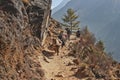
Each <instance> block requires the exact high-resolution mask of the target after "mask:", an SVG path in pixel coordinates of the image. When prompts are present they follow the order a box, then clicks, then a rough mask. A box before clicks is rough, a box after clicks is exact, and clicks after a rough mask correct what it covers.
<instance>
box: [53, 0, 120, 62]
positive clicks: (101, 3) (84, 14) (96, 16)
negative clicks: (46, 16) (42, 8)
mask: <svg viewBox="0 0 120 80" xmlns="http://www.w3.org/2000/svg"><path fill="white" fill-rule="evenodd" d="M68 8H73V9H74V10H75V11H77V14H78V15H80V21H81V25H80V26H81V27H83V26H85V25H88V27H89V29H90V31H92V32H93V33H94V34H95V35H96V37H97V38H98V39H102V40H103V41H104V42H105V44H106V48H107V51H108V52H113V53H114V54H113V57H114V58H115V59H116V60H119V61H120V58H119V56H120V54H119V49H120V41H119V38H120V35H119V33H120V32H119V28H120V27H119V26H120V23H119V21H120V11H119V8H120V0H71V1H70V2H69V3H68V4H66V5H65V6H64V7H63V8H61V9H60V10H59V11H57V12H55V13H54V14H53V15H52V17H54V18H55V19H57V20H59V21H61V17H62V16H63V14H65V12H66V10H67V9H68Z"/></svg>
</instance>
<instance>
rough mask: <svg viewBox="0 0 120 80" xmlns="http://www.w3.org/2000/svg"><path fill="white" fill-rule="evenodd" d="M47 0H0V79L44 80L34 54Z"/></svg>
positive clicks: (42, 29)
mask: <svg viewBox="0 0 120 80" xmlns="http://www.w3.org/2000/svg"><path fill="white" fill-rule="evenodd" d="M50 6H51V0H47V1H43V0H31V1H29V0H0V80H45V74H44V70H43V69H42V68H41V64H40V63H41V62H40V61H39V58H38V56H40V55H41V54H40V53H41V41H42V40H43V34H44V32H45V30H46V27H47V25H48V23H49V22H48V20H49V13H50Z"/></svg>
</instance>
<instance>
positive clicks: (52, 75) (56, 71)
mask: <svg viewBox="0 0 120 80" xmlns="http://www.w3.org/2000/svg"><path fill="white" fill-rule="evenodd" d="M63 52H64V53H67V51H66V50H65V49H63V50H61V52H60V53H59V54H60V55H58V56H57V55H55V56H52V59H48V58H47V57H44V59H45V60H44V59H43V58H40V61H41V65H42V68H43V69H44V70H45V73H46V77H47V80H79V79H77V78H75V77H74V76H72V75H73V74H74V71H71V68H75V67H76V66H75V65H71V66H68V64H69V63H71V64H72V63H73V62H72V60H73V59H74V58H73V57H68V56H66V54H63Z"/></svg>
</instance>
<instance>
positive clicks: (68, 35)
mask: <svg viewBox="0 0 120 80" xmlns="http://www.w3.org/2000/svg"><path fill="white" fill-rule="evenodd" d="M65 30H66V31H67V39H68V40H70V35H71V33H72V32H71V31H70V29H69V28H65Z"/></svg>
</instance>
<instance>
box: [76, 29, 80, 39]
mask: <svg viewBox="0 0 120 80" xmlns="http://www.w3.org/2000/svg"><path fill="white" fill-rule="evenodd" d="M76 37H77V38H79V37H80V29H78V30H77V32H76Z"/></svg>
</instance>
